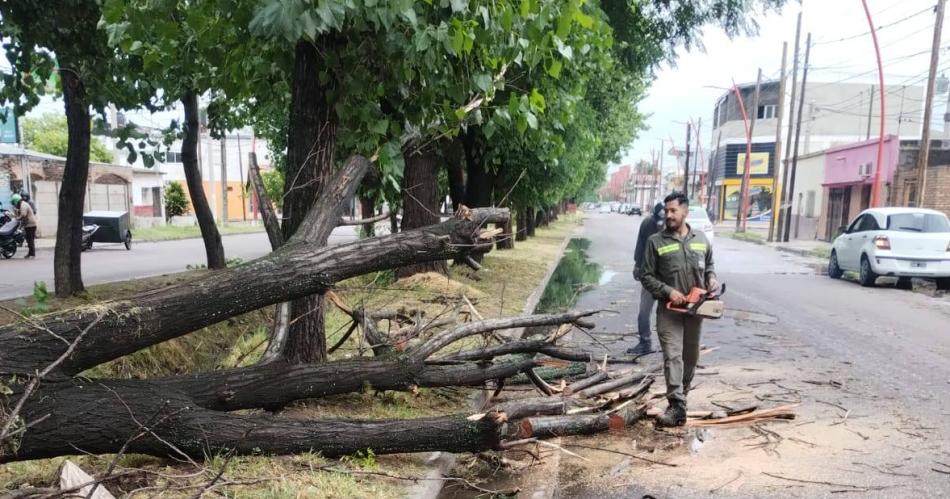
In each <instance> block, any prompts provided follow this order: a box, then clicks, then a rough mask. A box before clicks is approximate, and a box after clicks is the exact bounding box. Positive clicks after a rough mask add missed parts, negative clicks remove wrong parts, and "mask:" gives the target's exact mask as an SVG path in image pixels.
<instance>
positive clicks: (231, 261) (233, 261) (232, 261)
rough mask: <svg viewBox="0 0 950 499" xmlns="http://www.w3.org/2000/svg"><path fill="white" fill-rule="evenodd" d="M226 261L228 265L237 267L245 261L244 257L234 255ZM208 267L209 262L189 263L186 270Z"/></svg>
mask: <svg viewBox="0 0 950 499" xmlns="http://www.w3.org/2000/svg"><path fill="white" fill-rule="evenodd" d="M224 263H225V265H226V266H228V267H237V266H238V265H242V264H243V263H244V259H243V258H238V257H233V258H228V259H227V260H225V262H224ZM206 268H208V264H207V263H195V264H191V263H189V264H188V265H185V269H186V270H201V269H206Z"/></svg>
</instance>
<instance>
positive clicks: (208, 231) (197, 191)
mask: <svg viewBox="0 0 950 499" xmlns="http://www.w3.org/2000/svg"><path fill="white" fill-rule="evenodd" d="M181 103H182V106H183V107H184V110H185V129H184V136H183V137H182V140H181V164H182V166H183V167H184V170H185V182H186V183H187V184H188V194H189V196H190V197H191V207H192V210H194V212H195V218H196V219H197V220H198V227H199V228H200V229H201V239H203V240H204V245H205V255H206V257H207V259H208V268H209V269H223V268H224V267H226V266H227V259H226V258H225V257H224V245H223V244H222V243H221V234H220V233H219V232H218V226H217V225H216V224H215V222H214V214H213V213H212V212H211V206H210V205H209V204H208V198H207V196H205V189H204V180H203V179H202V176H201V169H200V168H199V166H198V138H199V133H200V129H199V127H198V126H199V125H198V95H197V93H195V92H194V91H189V92H187V93H186V94H185V95H184V96H183V97H182V98H181Z"/></svg>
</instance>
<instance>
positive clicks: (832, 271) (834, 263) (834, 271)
mask: <svg viewBox="0 0 950 499" xmlns="http://www.w3.org/2000/svg"><path fill="white" fill-rule="evenodd" d="M842 275H844V271H843V270H841V266H840V265H838V253H836V252H834V251H832V252H831V258H829V259H828V277H830V278H832V279H841V276H842Z"/></svg>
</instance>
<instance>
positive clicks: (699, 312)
mask: <svg viewBox="0 0 950 499" xmlns="http://www.w3.org/2000/svg"><path fill="white" fill-rule="evenodd" d="M725 293H726V285H725V284H722V285H721V287H720V289H719V294H718V295H710V294H709V292H708V291H706V290H705V289H702V288H693V289H691V290H689V294H688V295H686V306H685V308H680V307H678V306H674V305H673V302H666V309H667V310H670V311H673V312H678V313H681V314H688V315H692V316H696V317H703V318H705V319H720V318H722V312H723V310H724V309H725V305H724V304H723V302H722V300H719V299H718V298H719V297H720V296H722V295H723V294H725Z"/></svg>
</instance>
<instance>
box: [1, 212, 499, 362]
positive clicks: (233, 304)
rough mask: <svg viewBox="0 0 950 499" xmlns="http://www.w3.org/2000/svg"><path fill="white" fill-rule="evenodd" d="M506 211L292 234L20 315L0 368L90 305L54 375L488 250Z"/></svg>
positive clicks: (60, 344) (4, 342) (54, 342)
mask: <svg viewBox="0 0 950 499" xmlns="http://www.w3.org/2000/svg"><path fill="white" fill-rule="evenodd" d="M331 216H333V215H332V214H331ZM506 216H507V212H506V211H505V210H500V209H493V208H490V209H482V210H472V211H471V212H470V218H469V219H454V220H449V221H447V222H444V223H442V224H439V225H435V226H431V227H426V228H422V229H417V230H413V231H409V232H403V233H399V234H393V235H388V236H382V237H377V238H373V239H364V240H359V241H355V242H351V243H348V244H341V245H337V246H331V247H321V248H313V247H311V246H310V245H309V244H308V243H307V241H306V240H296V238H292V239H291V240H290V241H289V242H288V243H287V244H285V245H284V246H283V247H281V249H279V250H278V251H275V252H274V253H272V254H270V255H268V256H265V257H262V258H259V259H257V260H254V261H251V262H248V263H246V264H244V265H240V266H237V267H234V268H229V269H227V270H224V271H222V272H217V273H215V274H212V275H208V276H206V277H203V278H199V279H195V280H192V281H189V282H187V283H184V284H179V285H176V286H169V287H166V288H163V289H160V290H157V291H152V292H146V293H142V294H140V295H137V296H134V297H129V298H128V299H125V300H117V301H111V302H105V303H101V304H96V305H94V306H89V307H79V308H76V309H70V310H65V311H63V312H56V313H53V314H48V315H46V316H44V317H43V324H44V326H43V329H37V328H36V327H35V325H33V324H30V323H16V324H12V325H8V326H5V327H3V328H0V373H5V374H19V375H31V374H33V373H34V372H35V371H36V370H38V369H43V368H44V367H45V366H46V365H49V364H50V363H51V362H53V361H54V360H55V359H56V358H57V357H58V356H59V355H60V354H62V353H63V352H64V351H65V350H66V348H67V346H68V342H71V341H72V340H74V339H75V338H76V337H77V335H78V334H79V332H80V331H82V330H83V329H84V328H85V327H86V326H88V325H89V324H91V323H92V322H93V320H95V318H96V314H97V313H102V314H104V317H103V318H102V320H101V321H99V322H98V323H97V324H96V325H95V326H94V327H93V328H91V329H90V330H89V331H88V332H87V334H86V336H85V338H84V339H83V342H82V345H81V346H80V347H79V348H77V349H76V351H75V352H74V353H73V355H72V356H71V357H70V358H69V359H67V360H66V361H65V362H63V363H62V365H61V366H60V368H59V369H58V372H59V374H63V375H74V374H77V373H79V372H81V371H83V370H85V369H88V368H91V367H94V366H96V365H98V364H101V363H104V362H108V361H110V360H113V359H116V358H118V357H121V356H123V355H127V354H130V353H132V352H135V351H137V350H140V349H142V348H145V347H148V346H151V345H154V344H156V343H160V342H162V341H166V340H169V339H172V338H175V337H178V336H181V335H183V334H187V333H189V332H191V331H194V330H197V329H200V328H202V327H205V326H208V325H211V324H214V323H217V322H220V321H222V320H224V319H227V318H228V317H233V316H235V315H239V314H243V313H246V312H249V311H252V310H256V309H259V308H261V307H264V306H267V305H273V304H275V303H279V302H284V301H288V300H292V299H295V298H299V297H302V296H308V295H311V294H313V293H316V292H321V291H326V290H328V289H330V288H331V286H333V284H334V283H336V282H339V281H341V280H343V279H347V278H349V277H354V276H358V275H363V274H366V273H370V272H375V271H379V270H386V269H391V268H395V267H400V266H402V265H405V264H407V263H411V262H418V261H438V260H446V259H450V258H461V257H462V256H464V255H466V254H468V253H470V252H472V251H479V250H484V249H487V248H490V243H491V242H490V241H482V240H479V238H478V232H479V230H481V229H480V228H481V227H483V226H484V225H485V224H486V223H493V222H494V221H496V220H499V219H503V218H504V217H506ZM338 219H339V217H338V215H337V216H333V220H334V221H336V220H338ZM486 243H487V244H486ZM265 276H266V278H263V277H265ZM47 330H48V331H47ZM49 331H51V332H53V333H54V334H49ZM64 340H65V341H64Z"/></svg>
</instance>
